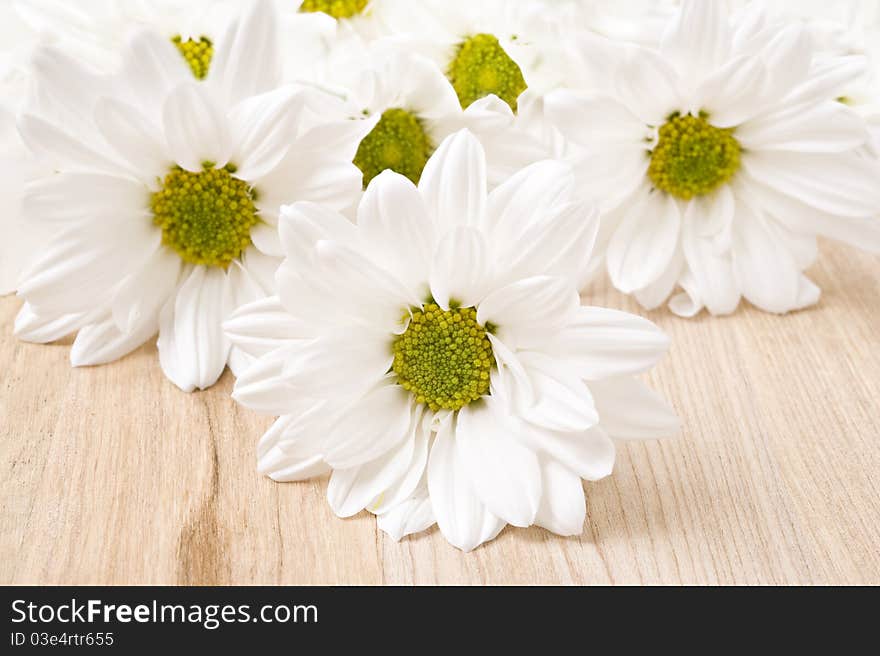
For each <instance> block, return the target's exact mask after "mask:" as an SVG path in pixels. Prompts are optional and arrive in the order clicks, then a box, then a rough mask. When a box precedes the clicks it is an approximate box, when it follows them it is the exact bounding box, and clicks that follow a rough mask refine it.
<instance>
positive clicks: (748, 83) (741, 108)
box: [695, 56, 768, 137]
mask: <svg viewBox="0 0 880 656" xmlns="http://www.w3.org/2000/svg"><path fill="white" fill-rule="evenodd" d="M767 80H768V75H767V68H766V66H765V65H764V62H763V61H762V60H761V59H760V58H759V57H754V56H742V57H737V58H736V59H732V60H731V61H729V62H728V63H727V64H726V65H724V66H722V67H721V68H719V69H718V70H716V71H715V72H714V73H713V74H712V75H711V76H709V77H708V78H707V79H705V80H703V81H702V82H701V83H700V85H699V87H698V88H697V90H696V92H695V97H696V98H697V99H699V100H700V101H701V102H700V107H699V108H698V109H702V110H704V111H706V112H707V113H708V114H709V121H710V123H711V124H712V125H714V126H716V127H719V128H729V127H734V126H737V125H739V124H741V123H742V122H743V121H745V120H747V119H749V118H751V117H753V116H755V115H756V114H757V113H759V112H760V111H761V110H762V108H763V107H762V103H761V100H760V99H761V95H762V93H763V90H764V88H765V86H766V85H767ZM738 136H739V133H737V137H738Z"/></svg>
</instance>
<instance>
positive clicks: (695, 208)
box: [545, 0, 880, 316]
mask: <svg viewBox="0 0 880 656" xmlns="http://www.w3.org/2000/svg"><path fill="white" fill-rule="evenodd" d="M627 52H628V56H627V57H626V59H625V60H624V61H623V62H622V63H621V65H620V66H619V67H618V68H617V69H616V71H615V73H616V74H615V75H614V78H615V79H616V83H615V84H614V85H613V86H611V87H610V88H608V89H607V90H602V91H598V92H597V91H594V90H587V91H577V90H568V89H566V90H558V91H555V92H553V93H551V94H550V95H549V96H548V97H547V98H546V99H545V106H546V111H547V115H548V117H549V118H550V120H551V121H552V122H553V123H554V124H555V125H556V126H557V127H558V128H559V129H560V130H561V131H562V132H563V133H564V134H565V136H567V137H568V138H569V139H570V141H571V142H572V144H573V149H574V150H575V151H576V152H577V157H578V158H579V164H580V166H579V171H580V174H581V179H580V182H581V184H582V185H583V188H584V190H585V192H586V193H588V194H591V195H593V196H594V197H596V198H599V199H601V200H602V204H603V209H604V210H606V213H605V214H604V215H603V227H602V231H601V238H600V244H601V247H602V250H603V251H605V252H606V261H607V268H608V272H609V274H610V276H611V279H612V281H613V283H614V285H615V286H616V287H617V288H618V289H620V290H621V291H623V292H626V293H635V295H636V297H637V298H638V299H639V301H640V302H641V303H642V304H643V305H644V306H645V307H648V308H654V307H657V306H659V305H660V304H662V303H663V302H664V301H665V300H666V298H667V297H669V296H670V294H671V293H672V292H673V290H674V289H675V287H676V286H681V288H682V289H683V290H684V291H683V293H681V294H678V295H675V296H673V298H672V300H671V302H670V307H671V309H672V310H673V311H674V312H676V313H677V314H680V315H683V316H692V315H694V314H696V313H697V312H699V311H700V310H701V309H702V308H703V307H705V308H707V309H708V310H709V311H710V312H712V313H713V314H726V313H729V312H732V311H733V310H735V309H736V307H737V305H738V304H739V302H740V298H741V297H744V298H746V299H747V300H748V301H750V302H751V303H752V304H754V305H755V306H757V307H759V308H762V309H764V310H767V311H770V312H778V313H784V312H788V311H791V310H795V309H798V308H803V307H806V306H809V305H812V304H814V303H816V302H817V300H818V298H819V289H818V288H817V287H816V286H815V285H814V284H813V283H812V282H811V281H810V280H809V279H807V278H806V277H805V276H804V275H803V274H802V272H803V271H804V270H805V269H806V268H807V267H808V266H810V264H812V262H813V261H814V260H815V258H816V254H817V245H816V236H817V235H823V236H827V237H831V238H834V239H839V240H842V241H845V242H848V243H851V244H854V245H856V246H860V247H862V248H868V249H873V250H880V222H878V219H877V215H878V213H880V185H878V184H877V180H878V173H880V168H878V165H877V162H876V161H874V160H871V159H869V158H866V157H864V156H863V154H862V147H863V146H864V145H865V143H866V141H867V137H868V134H867V129H866V126H865V123H864V121H863V120H862V119H861V117H860V116H858V114H857V113H856V112H854V111H852V110H851V109H850V108H848V107H847V106H845V105H844V104H842V103H840V102H836V101H835V100H834V98H835V97H836V95H839V93H840V90H841V89H842V88H843V87H844V86H845V85H846V83H847V81H849V80H851V79H853V78H854V77H856V76H858V75H859V74H860V73H861V72H862V70H863V68H864V61H863V58H861V57H844V58H833V59H828V58H814V51H813V49H812V47H811V43H810V40H809V38H808V37H807V35H806V34H805V32H804V30H803V29H802V28H801V27H799V26H797V25H789V26H785V27H780V26H779V25H778V24H776V23H767V22H766V21H764V19H763V15H762V14H761V13H760V12H755V11H748V12H745V13H741V14H738V18H737V19H729V18H728V17H727V15H726V14H725V12H723V11H722V9H721V4H720V3H718V2H709V1H703V0H701V1H688V2H685V3H683V6H682V8H681V9H680V11H679V12H678V13H677V14H676V15H675V17H674V19H673V21H672V22H671V23H670V25H669V26H668V29H667V31H666V33H665V35H664V38H663V42H662V46H661V47H660V48H659V50H654V49H647V48H636V47H630V48H629V50H628V51H627Z"/></svg>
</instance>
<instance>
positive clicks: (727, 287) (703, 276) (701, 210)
mask: <svg viewBox="0 0 880 656" xmlns="http://www.w3.org/2000/svg"><path fill="white" fill-rule="evenodd" d="M707 216H708V211H707V206H706V205H705V204H704V202H703V201H701V200H700V199H699V198H694V199H692V200H691V201H689V203H688V207H687V210H686V212H685V217H684V228H683V232H682V249H683V251H684V256H685V260H686V261H687V264H688V267H689V269H690V271H691V274H692V275H693V283H694V286H695V289H696V292H697V294H698V296H699V302H700V303H701V304H702V305H705V306H706V307H707V308H708V309H709V311H710V312H711V313H712V314H715V315H723V314H729V313H731V312H733V311H734V310H735V309H736V307H737V305H739V298H740V291H739V288H738V287H737V285H736V278H735V276H734V275H733V267H732V263H731V258H730V256H729V255H728V254H723V255H719V254H718V253H717V248H716V247H715V243H714V242H713V241H712V239H710V238H706V237H702V236H700V234H699V230H700V223H701V222H702V221H704V220H705V217H707Z"/></svg>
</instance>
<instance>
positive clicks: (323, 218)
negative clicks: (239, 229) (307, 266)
mask: <svg viewBox="0 0 880 656" xmlns="http://www.w3.org/2000/svg"><path fill="white" fill-rule="evenodd" d="M278 234H279V235H280V239H281V244H282V247H283V250H284V254H285V255H287V257H288V258H292V259H296V258H302V257H308V254H309V253H310V252H311V251H312V250H313V249H314V247H315V244H317V243H318V242H319V241H321V240H327V241H335V242H339V243H340V244H344V245H346V246H357V245H359V242H358V232H357V230H356V229H355V226H354V224H353V223H352V222H351V221H350V220H349V219H347V218H346V217H345V216H343V215H342V214H340V213H339V212H335V211H333V210H332V209H329V208H327V207H324V206H322V205H319V204H316V203H311V202H298V203H294V204H293V205H286V206H284V207H282V208H281V219H280V221H279V223H278Z"/></svg>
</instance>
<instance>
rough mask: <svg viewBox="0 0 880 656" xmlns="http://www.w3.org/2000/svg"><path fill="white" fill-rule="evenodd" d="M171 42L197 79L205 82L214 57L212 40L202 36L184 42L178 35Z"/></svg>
mask: <svg viewBox="0 0 880 656" xmlns="http://www.w3.org/2000/svg"><path fill="white" fill-rule="evenodd" d="M171 42H172V43H173V44H174V45H175V46H177V49H178V50H179V51H180V54H181V55H183V58H184V59H185V60H186V63H187V64H189V67H190V69H191V70H192V72H193V75H195V76H196V79H198V80H204V79H205V78H206V77H207V76H208V67H209V66H210V65H211V58H212V57H213V56H214V44H213V43H211V39H209V38H208V37H206V36H202V37H199V38H198V39H195V40H194V39H187V40H186V41H184V40H183V37H182V36H180V35H179V34H178V35H177V36H173V37H171Z"/></svg>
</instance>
